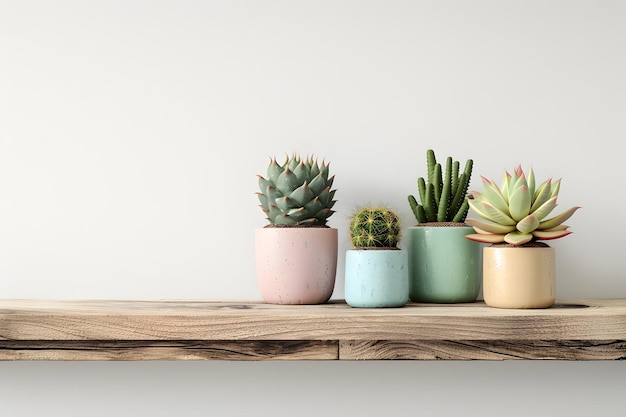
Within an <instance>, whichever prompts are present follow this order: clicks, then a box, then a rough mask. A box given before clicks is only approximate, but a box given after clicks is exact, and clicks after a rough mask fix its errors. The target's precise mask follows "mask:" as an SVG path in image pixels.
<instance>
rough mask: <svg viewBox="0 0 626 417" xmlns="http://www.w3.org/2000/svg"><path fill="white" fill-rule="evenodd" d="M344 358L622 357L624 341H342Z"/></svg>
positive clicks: (567, 358) (577, 358)
mask: <svg viewBox="0 0 626 417" xmlns="http://www.w3.org/2000/svg"><path fill="white" fill-rule="evenodd" d="M339 356H340V358H341V359H343V360H442V359H447V360H509V359H558V360H624V359H626V341H624V340H607V341H599V340H571V341H563V340H514V341H507V340H454V341H452V340H442V341H434V340H377V341H341V342H340V345H339Z"/></svg>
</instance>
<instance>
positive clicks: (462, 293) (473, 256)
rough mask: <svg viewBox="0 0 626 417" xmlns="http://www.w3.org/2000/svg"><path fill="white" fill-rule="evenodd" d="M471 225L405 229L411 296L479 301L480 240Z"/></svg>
mask: <svg viewBox="0 0 626 417" xmlns="http://www.w3.org/2000/svg"><path fill="white" fill-rule="evenodd" d="M470 233H474V229H473V228H472V227H470V226H450V227H444V226H441V227H440V226H415V227H409V228H408V229H407V231H406V233H405V242H406V245H407V250H408V252H409V276H410V279H409V280H410V284H409V287H410V290H409V294H410V299H411V301H416V302H423V303H470V302H474V301H476V299H477V298H478V293H479V291H480V284H481V281H482V254H481V246H480V244H479V243H477V242H474V241H471V240H469V239H466V238H465V235H468V234H470Z"/></svg>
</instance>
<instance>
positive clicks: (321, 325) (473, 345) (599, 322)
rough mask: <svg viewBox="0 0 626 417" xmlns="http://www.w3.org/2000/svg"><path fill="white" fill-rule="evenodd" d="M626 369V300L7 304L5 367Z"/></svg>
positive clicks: (0, 315) (2, 330)
mask: <svg viewBox="0 0 626 417" xmlns="http://www.w3.org/2000/svg"><path fill="white" fill-rule="evenodd" d="M303 359H312V360H338V359H340V360H379V359H413V360H418V359H419V360H430V359H456V360H466V359H481V360H504V359H565V360H615V359H626V299H581V300H564V301H559V302H558V303H557V304H556V305H555V306H554V307H552V308H550V309H542V310H501V309H495V308H490V307H487V306H485V305H484V304H483V303H482V302H476V303H471V304H454V305H439V304H417V303H409V304H407V305H406V306H405V307H402V308H392V309H358V308H351V307H349V306H347V305H346V304H345V303H344V302H343V301H331V302H330V303H328V304H323V305H313V306H279V305H271V304H265V303H262V302H232V301H224V302H211V301H189V300H184V301H175V300H168V301H148V300H0V360H303Z"/></svg>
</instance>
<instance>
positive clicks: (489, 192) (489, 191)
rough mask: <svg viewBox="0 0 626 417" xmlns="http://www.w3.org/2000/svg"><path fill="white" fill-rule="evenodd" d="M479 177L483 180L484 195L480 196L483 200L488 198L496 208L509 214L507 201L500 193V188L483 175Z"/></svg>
mask: <svg viewBox="0 0 626 417" xmlns="http://www.w3.org/2000/svg"><path fill="white" fill-rule="evenodd" d="M481 179H482V181H483V193H484V197H482V198H483V199H484V200H489V201H490V202H491V204H493V205H494V207H496V208H497V209H498V210H500V211H502V212H503V213H505V214H507V215H509V216H510V213H509V203H508V201H507V199H505V198H504V196H503V195H502V192H501V191H500V188H498V186H497V185H496V183H495V182H493V181H491V180H489V179H487V178H485V177H481Z"/></svg>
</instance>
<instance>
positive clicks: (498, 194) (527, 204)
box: [466, 166, 580, 246]
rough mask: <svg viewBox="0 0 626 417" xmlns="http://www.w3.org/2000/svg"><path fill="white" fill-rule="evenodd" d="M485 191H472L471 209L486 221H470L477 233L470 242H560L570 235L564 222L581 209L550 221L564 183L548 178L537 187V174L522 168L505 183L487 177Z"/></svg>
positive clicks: (572, 209)
mask: <svg viewBox="0 0 626 417" xmlns="http://www.w3.org/2000/svg"><path fill="white" fill-rule="evenodd" d="M481 178H482V181H483V187H484V188H483V192H482V193H479V192H476V191H471V192H470V197H469V206H470V208H471V209H472V210H473V211H474V213H476V214H477V215H478V216H480V217H482V218H483V219H484V220H486V221H483V220H479V219H471V218H468V219H466V222H467V223H469V224H470V225H471V226H472V227H473V228H474V231H475V232H476V233H475V234H470V235H467V236H466V237H467V238H468V239H471V240H474V241H477V242H482V243H509V244H511V245H515V246H520V245H523V244H525V243H528V242H532V241H536V240H551V239H558V238H561V237H564V236H567V235H569V234H570V233H571V232H570V231H569V230H568V227H569V226H567V225H565V224H563V222H564V221H566V220H567V219H569V218H570V217H571V216H572V214H574V212H575V211H576V210H578V209H579V208H580V207H578V206H575V207H572V208H570V209H568V210H566V211H564V212H562V213H561V214H559V215H556V216H554V217H551V218H548V219H546V217H547V216H548V215H549V214H550V213H551V212H552V210H554V208H555V207H556V206H557V203H556V200H557V197H558V194H559V189H560V186H561V180H560V179H559V180H557V181H552V179H547V180H546V181H544V182H543V183H542V184H541V185H540V186H539V187H536V188H535V174H534V173H533V170H532V169H531V170H530V171H529V172H528V176H526V174H524V171H523V170H522V167H521V166H518V167H517V168H515V170H514V171H513V174H509V173H508V172H505V174H504V178H503V180H502V184H501V185H500V187H498V185H497V184H496V183H495V182H493V181H491V180H489V179H487V178H485V177H481Z"/></svg>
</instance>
